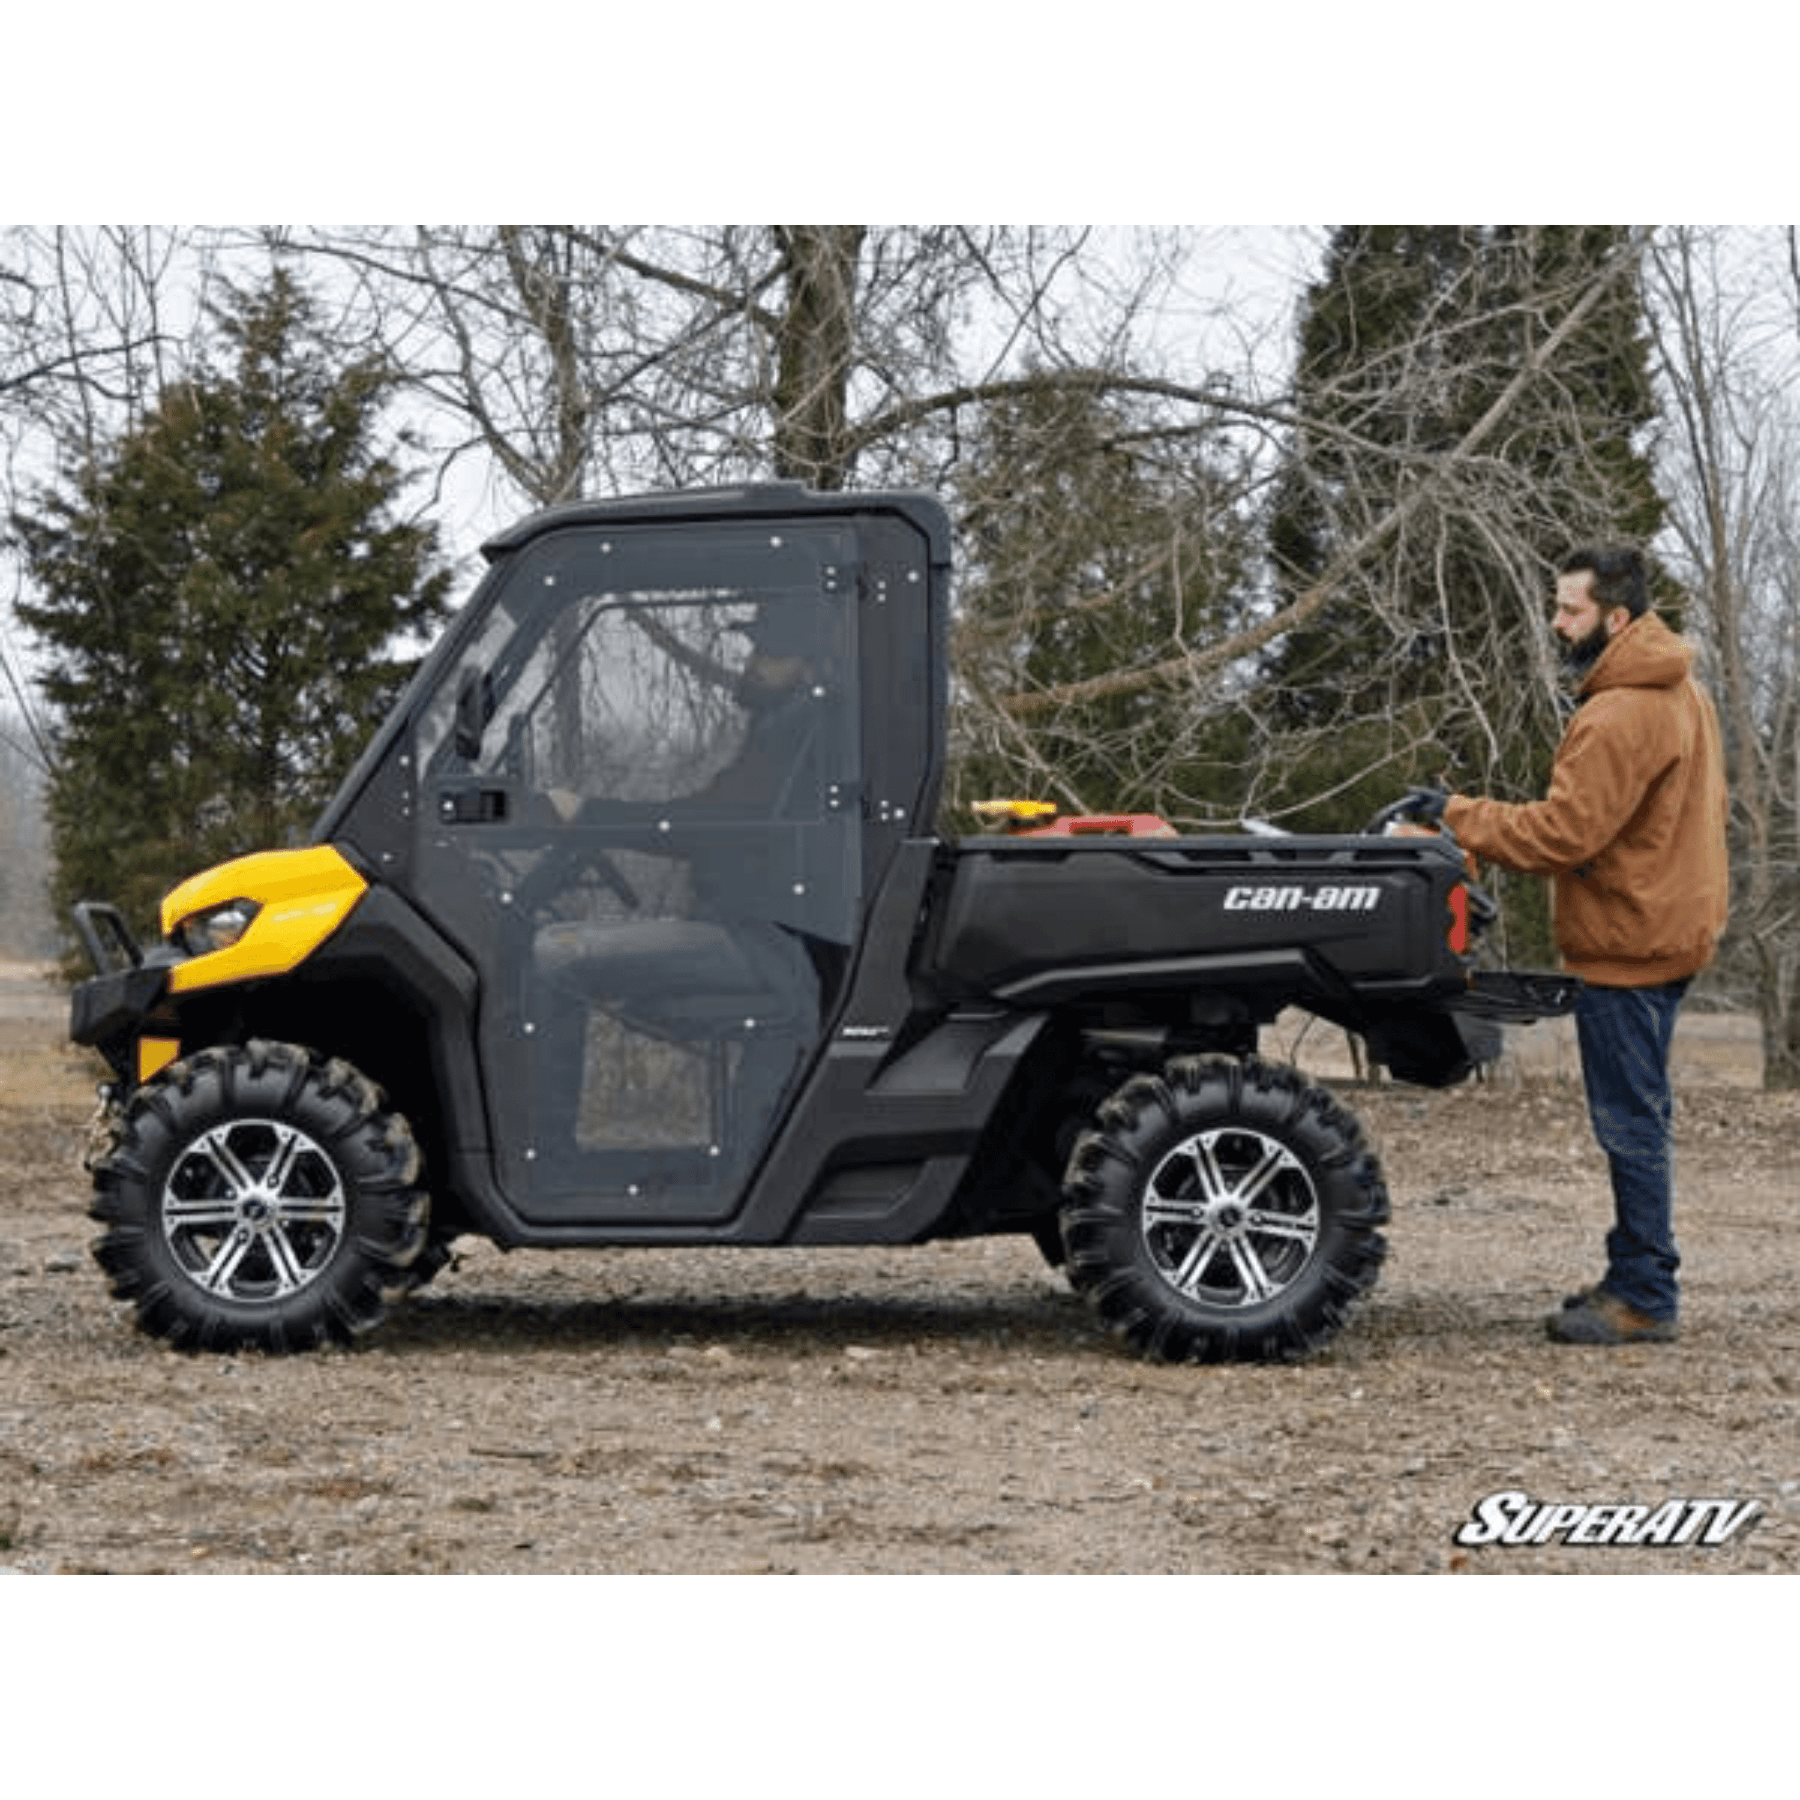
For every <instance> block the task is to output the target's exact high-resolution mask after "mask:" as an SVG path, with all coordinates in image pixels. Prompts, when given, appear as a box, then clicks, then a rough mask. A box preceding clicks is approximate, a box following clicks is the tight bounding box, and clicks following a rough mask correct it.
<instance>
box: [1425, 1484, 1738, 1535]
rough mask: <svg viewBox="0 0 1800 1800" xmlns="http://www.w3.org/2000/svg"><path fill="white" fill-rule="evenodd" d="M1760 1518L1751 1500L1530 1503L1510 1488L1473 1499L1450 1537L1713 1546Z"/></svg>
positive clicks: (1525, 1495) (1536, 1501)
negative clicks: (1462, 1522)
mask: <svg viewBox="0 0 1800 1800" xmlns="http://www.w3.org/2000/svg"><path fill="white" fill-rule="evenodd" d="M1761 1514H1762V1506H1761V1504H1760V1503H1759V1502H1757V1501H1755V1500H1665V1501H1663V1502H1662V1503H1661V1504H1660V1505H1658V1506H1624V1505H1594V1504H1588V1503H1585V1502H1575V1501H1547V1500H1534V1499H1532V1497H1531V1496H1530V1495H1529V1494H1526V1493H1520V1492H1518V1491H1517V1490H1511V1491H1508V1492H1504V1493H1498V1494H1489V1495H1488V1496H1487V1498H1486V1499H1485V1500H1481V1501H1478V1502H1477V1503H1476V1505H1475V1507H1474V1509H1473V1510H1472V1511H1471V1513H1470V1515H1469V1521H1468V1523H1467V1524H1466V1525H1464V1526H1462V1527H1461V1528H1460V1529H1459V1530H1458V1531H1457V1533H1456V1542H1457V1543H1459V1544H1464V1545H1476V1544H1500V1545H1503V1546H1506V1547H1508V1548H1511V1549H1518V1548H1520V1547H1522V1546H1524V1545H1536V1544H1553V1543H1561V1544H1618V1545H1637V1544H1654V1545H1675V1544H1699V1545H1706V1546H1713V1545H1718V1544H1727V1543H1729V1542H1730V1541H1731V1540H1732V1539H1733V1538H1734V1537H1736V1536H1737V1534H1738V1533H1739V1532H1740V1531H1742V1530H1743V1529H1744V1528H1745V1527H1746V1526H1748V1525H1753V1524H1754V1523H1755V1522H1756V1520H1757V1519H1758V1518H1759V1517H1760V1516H1761Z"/></svg>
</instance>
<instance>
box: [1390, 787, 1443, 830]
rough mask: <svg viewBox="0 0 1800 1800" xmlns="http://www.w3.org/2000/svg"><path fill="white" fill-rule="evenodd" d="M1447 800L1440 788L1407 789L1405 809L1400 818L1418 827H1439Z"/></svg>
mask: <svg viewBox="0 0 1800 1800" xmlns="http://www.w3.org/2000/svg"><path fill="white" fill-rule="evenodd" d="M1449 800H1450V796H1449V794H1448V793H1447V792H1446V791H1445V790H1444V789H1443V788H1441V787H1416V788H1409V789H1408V790H1407V793H1406V803H1405V809H1404V811H1403V812H1402V813H1401V815H1400V816H1401V817H1402V818H1405V819H1411V820H1413V821H1414V822H1415V823H1416V824H1419V825H1441V824H1442V823H1443V821H1444V808H1445V806H1446V805H1448V804H1449Z"/></svg>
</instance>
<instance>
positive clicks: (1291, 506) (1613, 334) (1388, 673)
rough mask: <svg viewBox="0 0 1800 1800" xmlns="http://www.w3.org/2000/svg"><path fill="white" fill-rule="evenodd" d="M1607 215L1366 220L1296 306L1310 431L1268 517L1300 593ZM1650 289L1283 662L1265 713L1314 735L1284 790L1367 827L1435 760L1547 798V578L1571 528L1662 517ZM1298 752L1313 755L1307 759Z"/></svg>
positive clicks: (1497, 366) (1452, 426)
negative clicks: (1653, 435)
mask: <svg viewBox="0 0 1800 1800" xmlns="http://www.w3.org/2000/svg"><path fill="white" fill-rule="evenodd" d="M1618 235H1619V234H1618V233H1617V232H1616V231H1615V229H1614V228H1612V227H1603V226H1593V227H1587V226H1584V227H1559V226H1551V227H1521V226H1495V227H1474V226H1349V227H1344V228H1341V229H1340V230H1339V231H1337V232H1336V233H1335V234H1334V236H1333V238H1332V240H1331V244H1330V248H1329V251H1328V255H1327V260H1326V266H1325V270H1324V273H1323V275H1322V277H1321V279H1320V280H1319V281H1318V282H1317V283H1316V284H1315V285H1314V287H1313V288H1312V290H1311V291H1310V293H1309V295H1308V296H1307V299H1306V302H1305V304H1304V306H1303V308H1302V314H1301V324H1300V334H1299V355H1298V364H1297V375H1296V390H1297V393H1296V399H1297V408H1298V412H1299V415H1300V418H1301V421H1302V423H1301V427H1300V430H1299V432H1298V433H1297V435H1296V438H1295V440H1294V443H1293V445H1292V448H1291V453H1290V455H1289V458H1288V460H1287V465H1286V468H1285V470H1284V473H1283V477H1282V500H1281V503H1280V504H1279V505H1278V507H1277V509H1276V512H1275V516H1274V522H1273V526H1272V531H1271V546H1272V550H1273V553H1274V559H1275V562H1276V566H1277V569H1278V572H1279V578H1280V579H1281V581H1282V583H1283V585H1284V587H1285V588H1286V589H1287V591H1289V592H1294V591H1298V590H1299V589H1300V588H1302V587H1303V586H1304V585H1305V584H1306V583H1307V581H1308V580H1309V579H1310V578H1312V577H1315V576H1316V575H1317V574H1318V572H1319V570H1320V569H1322V568H1323V567H1324V566H1325V564H1326V563H1327V562H1328V561H1329V559H1330V557H1331V555H1332V553H1333V551H1334V550H1335V549H1336V548H1337V546H1338V545H1339V544H1340V543H1341V542H1343V541H1345V540H1346V539H1347V538H1349V537H1351V536H1353V535H1354V534H1355V533H1356V531H1357V530H1358V529H1359V528H1360V527H1361V526H1362V525H1364V524H1365V523H1366V522H1367V520H1368V519H1369V518H1371V517H1373V516H1375V515H1377V514H1378V513H1379V512H1381V511H1382V510H1383V509H1384V508H1385V507H1387V506H1389V505H1391V504H1392V503H1393V501H1394V499H1395V498H1396V496H1397V495H1398V494H1399V493H1401V492H1402V491H1403V489H1404V487H1405V485H1406V484H1408V483H1414V482H1417V481H1418V480H1419V479H1420V477H1421V474H1422V473H1423V472H1424V471H1426V470H1430V471H1431V472H1432V473H1433V474H1435V475H1439V476H1441V475H1443V474H1444V473H1445V472H1446V471H1445V468H1444V465H1443V459H1444V458H1445V457H1446V456H1447V455H1448V454H1449V453H1450V452H1451V451H1452V450H1453V449H1454V447H1455V446H1456V444H1457V443H1458V442H1459V441H1460V440H1461V439H1462V437H1463V436H1464V434H1465V433H1466V432H1467V431H1468V430H1469V429H1470V427H1471V426H1473V425H1474V423H1475V422H1476V421H1477V420H1478V419H1479V418H1481V417H1482V415H1483V414H1484V413H1485V412H1486V410H1487V409H1488V407H1489V406H1490V405H1491V404H1492V403H1493V401H1494V399H1495V397H1496V396H1497V395H1498V394H1499V393H1500V391H1501V389H1502V388H1503V387H1504V386H1505V384H1506V383H1507V382H1508V381H1509V380H1510V379H1511V378H1512V377H1513V375H1514V373H1515V371H1516V370H1517V369H1518V368H1519V366H1520V363H1521V360H1522V359H1523V357H1524V356H1525V354H1526V352H1527V350H1528V348H1529V347H1530V346H1531V345H1532V343H1533V342H1534V341H1539V340H1541V339H1542V338H1543V337H1544V336H1545V335H1547V333H1548V331H1549V329H1550V326H1551V323H1553V322H1554V318H1555V316H1556V314H1557V312H1558V310H1559V309H1561V308H1564V307H1566V306H1567V304H1568V303H1569V300H1570V299H1571V297H1572V295H1573V294H1574V293H1575V292H1577V291H1579V288H1580V285H1581V283H1582V281H1583V280H1585V279H1587V278H1588V277H1589V276H1590V275H1591V273H1592V271H1593V270H1594V268H1595V267H1597V266H1598V263H1599V261H1600V259H1601V257H1602V256H1603V254H1604V253H1605V252H1606V251H1607V250H1608V249H1610V248H1612V247H1613V244H1614V241H1615V240H1616V238H1617V237H1618ZM1655 417H1656V403H1655V395H1654V392H1653V389H1652V384H1651V376H1650V368H1649V340H1648V336H1647V333H1646V331H1645V327H1644V320H1643V311H1642V303H1641V297H1640V294H1639V292H1638V289H1637V287H1636V284H1635V283H1623V282H1622V283H1620V284H1619V285H1618V286H1617V287H1616V288H1615V289H1614V291H1613V293H1612V295H1611V297H1610V298H1609V300H1608V302H1607V303H1606V304H1605V305H1603V306H1602V307H1600V308H1599V309H1598V310H1597V311H1596V312H1595V314H1594V315H1593V317H1592V318H1591V319H1590V320H1589V322H1588V323H1587V324H1586V326H1585V328H1584V329H1583V331H1582V332H1581V333H1580V335H1579V337H1578V338H1577V339H1576V340H1574V341H1573V342H1572V343H1571V345H1570V346H1569V347H1568V348H1567V350H1566V351H1565V354H1564V355H1563V356H1562V357H1560V358H1559V360H1558V363H1557V366H1556V368H1555V369H1554V370H1553V371H1551V373H1550V376H1549V378H1548V379H1546V380H1544V381H1542V382H1540V383H1539V384H1537V386H1536V387H1535V388H1534V389H1533V390H1532V392H1531V394H1530V395H1529V396H1528V397H1527V398H1526V399H1525V400H1524V401H1523V402H1522V403H1521V404H1520V406H1519V407H1518V409H1517V411H1516V412H1515V414H1514V415H1513V416H1512V417H1511V418H1510V419H1509V420H1508V422H1507V426H1506V429H1505V431H1504V433H1503V435H1502V437H1501V438H1500V440H1499V441H1498V442H1497V443H1496V444H1495V445H1493V446H1490V447H1489V448H1488V449H1487V451H1486V453H1485V454H1483V455H1482V456H1480V457H1479V458H1475V459H1471V460H1470V462H1469V464H1468V466H1467V467H1465V468H1462V469H1458V470H1452V471H1449V473H1450V474H1451V479H1450V480H1449V481H1447V482H1445V483H1444V485H1443V489H1442V493H1441V496H1440V498H1439V499H1438V500H1437V502H1436V503H1435V504H1434V505H1432V506H1430V507H1427V508H1425V509H1423V510H1422V511H1421V513H1420V514H1419V515H1418V516H1417V517H1416V518H1415V519H1414V520H1413V521H1412V522H1411V524H1410V525H1409V527H1408V529H1407V530H1406V532H1405V533H1404V535H1403V536H1402V537H1401V538H1400V539H1399V540H1398V541H1397V542H1396V543H1395V544H1394V545H1393V546H1392V548H1391V549H1390V551H1389V552H1388V553H1387V554H1386V555H1385V556H1384V557H1383V558H1382V560H1381V567H1380V568H1379V569H1377V570H1375V571H1372V572H1371V575H1370V578H1369V579H1368V580H1366V581H1364V582H1363V583H1361V584H1359V585H1358V586H1357V587H1355V588H1350V589H1346V590H1345V591H1344V592H1343V593H1342V594H1341V595H1339V596H1338V597H1337V598H1336V599H1335V600H1334V601H1333V603H1332V604H1331V605H1330V606H1328V607H1327V608H1326V609H1325V610H1324V611H1323V612H1322V613H1320V614H1318V615H1317V616H1315V618H1314V619H1313V620H1311V621H1310V622H1309V625H1308V627H1307V628H1306V629H1305V630H1303V631H1300V632H1296V633H1294V634H1292V635H1291V636H1290V637H1289V638H1288V639H1287V640H1286V641H1285V642H1284V643H1283V644H1282V645H1281V647H1280V648H1279V650H1278V652H1277V654H1276V655H1275V656H1274V657H1273V658H1271V660H1270V663H1269V666H1268V670H1267V674H1268V677H1269V681H1270V692H1271V711H1272V716H1274V717H1276V718H1278V719H1279V720H1280V721H1281V722H1282V724H1283V725H1284V726H1285V727H1286V728H1287V729H1288V731H1290V732H1291V733H1293V734H1294V735H1295V737H1296V739H1297V740H1298V741H1301V742H1304V743H1306V745H1307V746H1308V754H1307V755H1306V757H1305V758H1304V766H1305V771H1306V773H1305V776H1304V778H1300V777H1298V776H1297V777H1296V779H1294V780H1292V781H1290V782H1289V783H1288V784H1287V786H1288V791H1287V795H1286V799H1287V801H1288V803H1289V804H1290V805H1301V804H1303V803H1304V802H1306V801H1307V800H1309V799H1311V798H1312V797H1314V796H1317V795H1326V794H1329V795H1331V796H1332V798H1331V799H1330V800H1328V801H1325V802H1324V803H1323V804H1322V805H1319V806H1315V807H1313V808H1312V809H1311V811H1310V822H1312V823H1315V824H1326V823H1329V824H1335V825H1345V826H1347V825H1350V824H1352V823H1354V822H1355V821H1356V819H1357V817H1358V816H1359V815H1366V813H1367V812H1368V811H1369V810H1371V809H1372V804H1373V803H1374V802H1375V801H1376V800H1377V799H1378V798H1379V797H1381V796H1382V795H1383V794H1386V795H1388V796H1389V797H1391V793H1392V790H1393V789H1394V788H1395V786H1396V785H1397V784H1401V785H1403V784H1404V782H1405V781H1406V780H1408V779H1412V778H1416V777H1417V776H1419V775H1422V774H1424V773H1426V772H1429V771H1430V770H1431V769H1433V768H1444V769H1448V770H1449V771H1451V772H1452V773H1453V774H1454V775H1455V776H1456V778H1457V779H1459V780H1462V781H1464V782H1468V783H1471V784H1473V783H1477V782H1479V783H1481V784H1483V785H1485V786H1487V787H1489V788H1492V789H1497V790H1498V789H1505V790H1510V791H1512V792H1514V793H1517V794H1525V793H1528V792H1530V791H1531V790H1532V789H1533V787H1534V785H1535V783H1536V782H1537V780H1538V779H1539V778H1540V776H1541V773H1542V771H1543V768H1544V765H1545V762H1546V759H1547V756H1548V753H1549V749H1550V747H1551V746H1552V745H1553V744H1554V741H1555V738H1556V735H1557V733H1558V731H1559V729H1560V725H1559V720H1558V718H1557V715H1556V711H1555V707H1554V700H1553V694H1552V692H1551V690H1550V688H1549V685H1548V683H1547V682H1546V681H1545V680H1544V679H1543V677H1544V675H1545V672H1546V668H1545V664H1544V661H1543V649H1544V643H1545V640H1544V636H1543V631H1542V620H1543V618H1544V616H1545V615H1546V612H1547V608H1548V595H1549V590H1550V585H1551V581H1550V576H1551V571H1552V570H1553V569H1554V566H1555V563H1556V561H1557V559H1558V557H1559V556H1560V555H1561V554H1562V552H1563V551H1564V550H1566V549H1567V548H1568V547H1569V546H1570V545H1571V544H1573V543H1576V542H1579V541H1582V540H1585V539H1592V538H1599V539H1604V540H1608V541H1612V540H1618V539H1634V540H1636V541H1638V542H1640V543H1641V542H1646V541H1647V540H1648V539H1649V538H1651V537H1652V536H1653V535H1654V534H1655V532H1656V530H1657V529H1658V527H1659V525H1660V523H1661V519H1662V511H1663V508H1662V502H1661V500H1660V498H1659V496H1658V495H1657V492H1656V489H1655V486H1654V482H1653V478H1652V474H1651V468H1650V462H1649V458H1648V454H1647V450H1646V447H1645V445H1644V443H1643V441H1642V440H1643V438H1644V436H1645V434H1646V432H1647V430H1648V428H1649V427H1650V425H1651V424H1652V423H1653V421H1654V419H1655ZM1291 760H1292V761H1293V762H1294V763H1295V764H1296V765H1298V764H1299V763H1300V762H1301V760H1302V759H1299V758H1295V759H1291Z"/></svg>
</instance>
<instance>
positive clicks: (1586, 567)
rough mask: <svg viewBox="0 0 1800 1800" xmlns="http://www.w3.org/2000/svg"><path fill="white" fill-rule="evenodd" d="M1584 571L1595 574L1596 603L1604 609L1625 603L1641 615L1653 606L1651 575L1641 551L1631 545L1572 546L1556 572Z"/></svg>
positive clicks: (1575, 573)
mask: <svg viewBox="0 0 1800 1800" xmlns="http://www.w3.org/2000/svg"><path fill="white" fill-rule="evenodd" d="M1583 571H1587V572H1589V573H1591V574H1592V575H1593V577H1594V604H1595V605H1596V606H1598V607H1599V608H1600V610H1601V611H1602V612H1603V613H1609V612H1611V611H1612V609H1613V608H1614V607H1615V606H1622V607H1624V608H1625V610H1626V611H1627V612H1628V613H1630V614H1631V616H1632V617H1633V618H1634V619H1637V618H1641V617H1642V616H1643V615H1644V614H1645V613H1646V612H1648V611H1649V610H1650V579H1649V576H1648V575H1647V574H1646V573H1645V571H1644V557H1643V553H1642V552H1641V551H1638V550H1633V549H1631V548H1629V547H1625V548H1620V549H1587V550H1572V551H1570V552H1569V554H1568V555H1567V556H1565V557H1564V558H1563V560H1562V566H1561V567H1560V568H1559V569H1558V570H1557V571H1556V572H1557V574H1559V575H1579V574H1581V573H1582V572H1583Z"/></svg>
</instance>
